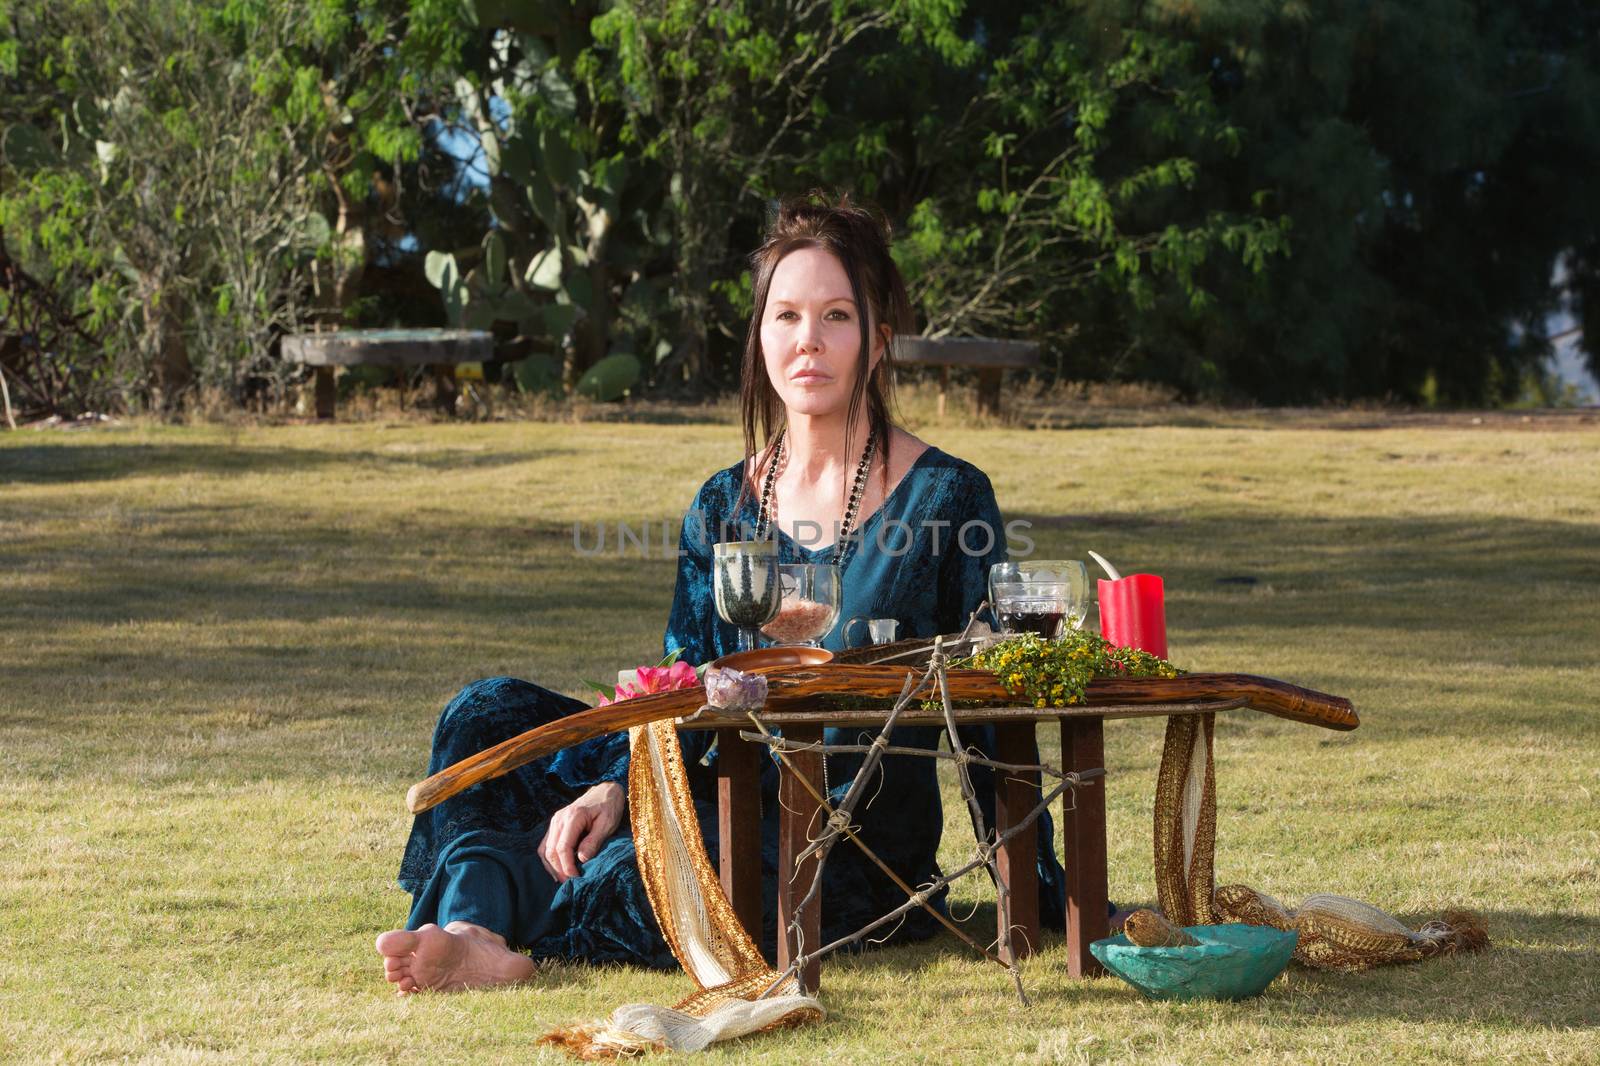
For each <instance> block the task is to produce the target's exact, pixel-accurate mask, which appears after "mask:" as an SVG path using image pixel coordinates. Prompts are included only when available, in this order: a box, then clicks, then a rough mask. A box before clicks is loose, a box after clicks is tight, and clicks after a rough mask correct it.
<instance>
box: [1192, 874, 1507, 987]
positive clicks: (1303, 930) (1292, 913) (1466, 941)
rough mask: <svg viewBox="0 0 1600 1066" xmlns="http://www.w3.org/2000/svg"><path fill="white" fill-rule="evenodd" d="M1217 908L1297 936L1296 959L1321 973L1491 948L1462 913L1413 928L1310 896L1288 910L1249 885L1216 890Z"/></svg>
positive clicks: (1480, 928)
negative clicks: (1298, 937) (1294, 933)
mask: <svg viewBox="0 0 1600 1066" xmlns="http://www.w3.org/2000/svg"><path fill="white" fill-rule="evenodd" d="M1216 904H1217V911H1218V913H1219V914H1220V915H1221V917H1222V918H1223V920H1225V921H1230V922H1246V923H1248V924H1250V925H1270V926H1272V927H1273V928H1274V929H1283V930H1293V931H1296V932H1298V933H1299V934H1300V940H1299V942H1298V943H1297V944H1296V945H1295V949H1294V957H1295V958H1296V959H1298V960H1299V961H1301V962H1303V963H1305V964H1306V965H1307V966H1314V967H1317V968H1318V969H1322V970H1368V969H1371V968H1372V967H1374V966H1383V965H1386V964H1388V963H1396V962H1417V961H1419V960H1421V959H1427V958H1432V957H1433V956H1435V955H1448V954H1451V953H1453V952H1457V951H1481V950H1483V949H1484V948H1486V947H1488V946H1489V935H1488V932H1487V930H1486V929H1485V928H1484V925H1483V921H1482V919H1480V918H1478V917H1477V916H1476V915H1472V914H1468V913H1466V912H1462V911H1452V912H1449V913H1446V914H1445V916H1444V917H1443V918H1442V919H1441V920H1439V921H1433V922H1429V923H1427V924H1426V925H1424V926H1422V927H1421V928H1420V929H1411V928H1410V927H1408V926H1407V925H1405V923H1403V922H1401V921H1400V920H1398V919H1397V918H1395V917H1394V916H1393V915H1390V914H1388V913H1386V912H1384V911H1381V910H1379V909H1378V908H1377V907H1374V906H1372V905H1371V904H1369V903H1362V902H1361V901H1360V900H1354V899H1347V898H1346V897H1344V896H1332V895H1326V894H1322V895H1315V896H1308V897H1306V900H1305V902H1303V903H1302V904H1301V905H1300V906H1299V908H1297V909H1293V910H1291V909H1290V908H1288V907H1285V906H1284V905H1283V904H1281V903H1279V902H1278V901H1277V900H1275V899H1273V898H1272V897H1271V896H1269V895H1267V894H1266V893H1265V892H1257V891H1256V890H1255V889H1253V888H1250V887H1249V886H1248V885H1223V886H1222V887H1221V888H1219V889H1217V894H1216Z"/></svg>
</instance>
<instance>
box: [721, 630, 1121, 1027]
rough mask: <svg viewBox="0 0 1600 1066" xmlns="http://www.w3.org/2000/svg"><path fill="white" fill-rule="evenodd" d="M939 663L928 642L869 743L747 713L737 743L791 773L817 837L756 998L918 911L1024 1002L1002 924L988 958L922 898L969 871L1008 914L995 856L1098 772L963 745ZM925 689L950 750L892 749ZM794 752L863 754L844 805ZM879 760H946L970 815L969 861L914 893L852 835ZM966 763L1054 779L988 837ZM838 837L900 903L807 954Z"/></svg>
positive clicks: (943, 659) (943, 664)
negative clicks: (993, 967)
mask: <svg viewBox="0 0 1600 1066" xmlns="http://www.w3.org/2000/svg"><path fill="white" fill-rule="evenodd" d="M947 664H948V657H947V656H946V654H945V652H944V649H943V646H942V644H940V643H938V642H936V643H935V646H934V649H933V655H932V656H931V658H930V659H929V661H928V665H927V668H926V669H925V670H924V671H923V674H922V677H921V678H920V679H918V678H917V677H916V676H915V675H914V674H908V675H907V677H906V683H905V686H904V687H903V688H902V689H901V692H900V696H899V697H898V698H897V699H896V700H895V703H894V706H893V707H892V708H890V710H889V714H888V716H887V717H886V718H885V720H884V723H883V727H882V728H881V729H880V730H879V731H878V735H877V737H876V738H874V740H873V741H872V743H870V744H824V743H807V742H797V741H791V740H786V739H784V738H783V737H780V736H776V735H774V734H773V733H772V731H771V730H769V729H768V728H767V726H766V724H765V723H764V722H763V721H762V719H761V716H760V714H758V713H757V712H755V711H750V712H748V714H749V718H750V720H751V722H752V723H753V724H754V725H755V727H756V728H755V731H754V732H748V731H747V732H742V733H740V736H741V737H742V738H744V739H745V740H749V741H754V742H757V743H763V744H766V745H767V746H768V747H769V748H770V749H771V750H772V753H773V755H774V756H776V757H777V759H778V760H779V762H781V763H782V764H783V767H784V769H785V770H786V771H787V772H789V773H790V774H792V775H794V779H795V780H796V781H797V782H798V783H799V784H800V785H801V786H802V787H803V788H804V789H805V790H806V791H807V792H809V793H810V794H811V797H812V799H814V800H815V801H816V803H817V805H818V808H819V810H820V812H821V814H822V815H823V824H822V827H821V831H820V832H819V833H818V834H817V835H816V836H815V837H811V838H809V839H808V842H807V844H806V847H805V848H804V850H802V851H801V852H800V853H799V854H798V855H796V856H795V859H794V866H795V868H796V869H798V868H799V867H800V865H801V864H802V863H804V862H805V861H806V860H807V859H808V858H810V857H811V856H813V855H814V856H816V864H815V866H814V867H813V871H812V876H811V884H810V885H809V886H808V887H807V889H806V892H805V895H804V896H803V897H801V899H800V902H799V903H797V904H796V905H795V907H794V910H793V916H792V917H791V918H790V920H789V929H788V934H789V936H790V937H791V938H792V940H791V942H792V943H793V944H794V945H795V952H794V956H793V958H792V959H791V960H790V962H789V966H788V969H786V970H785V971H784V972H783V973H782V975H781V976H780V977H779V978H778V979H777V980H775V981H774V982H773V983H772V984H771V985H770V986H769V987H768V988H767V990H766V991H765V992H763V993H762V997H765V996H767V995H770V994H771V993H772V992H774V991H776V990H777V989H778V988H779V987H780V986H782V984H783V983H784V982H785V981H787V980H788V979H789V978H790V977H794V976H797V975H799V974H800V973H802V972H803V971H804V970H805V968H806V967H807V966H808V965H809V964H810V963H811V962H813V961H815V960H818V959H821V958H822V957H823V956H825V955H828V954H830V953H831V952H834V951H837V950H839V949H840V948H843V947H847V946H849V945H851V944H855V943H859V942H860V941H862V940H864V939H866V938H867V937H869V936H871V935H872V934H873V933H874V932H876V931H877V930H879V929H881V928H883V927H884V926H886V925H888V924H889V923H890V922H894V921H897V920H899V919H900V918H902V917H903V916H904V915H906V914H907V913H909V912H910V911H912V910H914V909H916V908H918V907H921V908H922V909H924V910H926V911H927V912H928V913H929V914H931V915H933V917H934V918H935V919H937V920H938V921H939V923H940V924H942V925H943V926H944V927H945V928H947V929H949V930H950V931H951V932H952V933H954V934H955V935H956V936H957V937H958V938H960V940H961V941H962V942H963V943H965V944H966V945H967V946H969V947H971V948H972V949H973V950H974V951H977V952H978V953H979V954H981V955H982V956H983V957H984V958H986V959H988V960H989V961H991V962H994V963H996V964H998V965H1000V966H1002V967H1004V968H1005V969H1006V970H1007V971H1008V972H1009V973H1010V975H1011V980H1012V983H1013V985H1014V986H1015V988H1016V991H1017V996H1018V998H1019V999H1021V1001H1022V1002H1023V1004H1024V1005H1028V1004H1029V1000H1028V993H1027V990H1026V989H1025V988H1024V987H1023V984H1022V971H1021V969H1020V968H1019V967H1018V966H1017V962H1016V953H1015V952H1014V951H1013V950H1012V940H1011V926H1010V923H1009V922H1008V923H1003V924H1002V926H1001V928H1000V931H999V936H998V946H999V948H1000V954H999V955H996V954H995V953H994V952H993V951H991V950H990V949H989V947H987V946H985V945H983V944H980V943H978V941H977V940H975V939H973V937H972V935H971V934H969V933H968V932H966V931H965V930H964V929H962V928H961V927H960V926H959V925H957V924H956V923H955V922H954V921H953V920H952V919H951V918H950V917H949V916H948V915H946V914H944V913H942V912H941V911H940V910H939V909H938V908H936V907H935V906H934V905H933V904H932V903H930V902H929V900H930V899H931V898H932V897H933V895H934V894H935V893H937V892H939V891H940V890H942V889H944V888H946V887H948V886H949V885H951V884H952V883H954V882H955V881H957V880H959V879H960V878H962V877H965V876H966V875H967V874H969V873H972V872H973V871H974V870H978V869H986V870H988V871H989V874H990V877H991V878H992V880H993V881H994V884H995V886H996V892H997V893H998V897H999V898H998V902H999V907H1000V913H1002V914H1009V913H1010V908H1009V898H1010V886H1009V885H1008V884H1007V883H1006V878H1005V877H1003V876H1001V873H1000V869H999V863H998V859H997V858H996V855H997V854H998V852H999V851H1000V849H1001V848H1002V847H1003V846H1004V845H1005V844H1006V843H1007V842H1008V841H1009V840H1011V839H1012V838H1013V837H1015V836H1016V835H1017V834H1019V833H1022V832H1026V831H1028V830H1029V829H1031V828H1032V827H1033V824H1034V822H1036V821H1038V819H1039V816H1040V815H1042V814H1043V813H1044V812H1045V811H1047V810H1049V809H1050V805H1051V804H1052V803H1054V802H1055V800H1056V798H1057V797H1058V796H1062V795H1067V796H1069V797H1070V798H1069V800H1068V803H1069V804H1070V803H1073V802H1074V801H1075V797H1072V792H1073V790H1074V789H1077V788H1079V787H1081V786H1082V785H1085V784H1087V783H1088V782H1090V781H1092V780H1094V779H1095V778H1097V777H1101V776H1103V775H1104V774H1105V770H1104V768H1095V769H1091V770H1082V771H1078V772H1070V771H1065V770H1062V769H1059V768H1057V767H1053V766H1048V765H1044V764H1042V763H1039V764H1032V765H1029V764H1020V763H1007V762H1000V761H998V760H995V759H990V758H987V757H985V756H983V755H980V754H978V753H977V752H975V751H972V750H969V749H968V748H966V747H964V746H963V745H962V743H961V740H960V737H959V735H958V734H957V732H956V719H955V711H954V708H953V706H952V704H951V702H950V690H949V686H948V684H947V679H946V676H945V671H946V669H947ZM930 686H934V687H936V688H937V689H938V692H939V700H940V703H941V704H942V705H943V708H944V729H945V733H946V735H947V736H948V737H949V738H950V750H949V751H948V752H946V751H939V750H936V749H934V750H930V749H925V748H907V747H898V746H895V745H892V744H890V743H889V734H890V733H891V732H892V731H893V729H894V727H895V723H896V722H897V721H898V719H899V717H900V715H901V713H902V712H903V711H904V710H905V709H906V708H907V707H908V706H910V705H911V702H912V701H913V700H916V699H919V698H921V697H922V696H923V694H924V693H925V692H927V690H928V689H929V687H930ZM796 752H805V753H808V754H819V755H822V756H827V755H830V754H843V753H854V754H862V753H864V758H863V760H862V763H861V768H860V769H859V770H858V771H857V772H856V775H855V777H854V779H853V780H852V781H851V782H850V787H849V788H848V789H847V790H846V791H845V796H844V799H843V800H841V801H840V803H839V805H838V807H834V806H832V805H831V804H830V803H829V802H828V799H827V797H826V796H825V795H824V794H823V793H822V792H820V791H819V790H818V789H817V788H816V786H815V785H813V784H812V783H811V781H810V780H809V779H808V778H807V777H806V775H804V774H802V773H800V772H799V771H798V770H797V769H796V768H795V766H794V765H793V764H792V763H791V762H790V760H789V755H790V754H792V753H796ZM885 755H917V756H922V757H926V758H934V759H947V760H950V761H952V762H954V763H955V765H956V779H957V781H958V783H959V784H960V787H961V795H962V797H963V799H965V801H966V804H967V810H968V812H969V813H970V815H971V816H972V826H973V832H974V838H975V843H976V853H975V854H974V856H973V858H972V859H971V860H969V861H968V862H966V863H965V864H964V865H962V866H961V867H959V868H958V869H956V870H955V871H953V872H951V873H947V874H942V875H940V876H939V877H937V878H935V879H933V881H931V882H929V883H928V884H926V885H924V886H921V887H919V888H913V887H911V886H910V885H908V884H907V883H906V882H905V880H904V879H903V878H901V877H900V876H899V875H898V874H896V873H895V872H894V870H893V869H891V868H890V867H889V865H888V864H887V863H885V862H884V861H883V860H882V859H881V858H879V857H878V856H877V855H876V854H875V853H874V852H873V850H872V849H871V848H870V847H869V846H868V845H867V843H866V842H865V841H863V840H862V839H861V837H860V836H859V835H858V834H857V833H856V831H855V828H854V827H853V826H852V825H851V823H850V819H851V816H852V815H853V814H854V813H855V809H856V804H857V803H858V802H860V800H861V797H862V796H863V795H864V794H865V792H866V784H867V782H869V781H870V780H871V779H872V776H873V774H874V772H875V771H876V769H877V766H878V763H879V762H880V761H881V760H882V758H883V756H885ZM973 764H977V765H980V766H987V767H989V768H990V769H993V770H995V771H996V772H998V773H1011V774H1022V775H1028V777H1029V780H1030V783H1031V781H1032V777H1031V775H1034V774H1039V775H1042V776H1045V777H1050V778H1053V779H1055V781H1056V784H1055V785H1054V787H1053V788H1051V789H1050V791H1049V792H1047V793H1044V794H1043V795H1041V797H1040V799H1039V802H1038V803H1036V804H1035V805H1034V806H1033V808H1032V809H1031V810H1030V811H1028V813H1027V814H1026V815H1024V816H1023V817H1022V818H1021V819H1020V820H1018V821H1017V822H1016V824H1014V825H1011V826H1009V827H1008V828H1007V829H1006V831H1005V832H1003V833H998V834H996V833H994V832H993V831H991V829H990V828H989V826H988V825H987V824H986V822H985V820H984V817H983V809H982V808H981V807H980V806H979V804H978V796H977V792H976V790H975V789H974V788H973V785H972V778H971V775H970V774H969V773H968V771H967V767H968V766H970V765H973ZM1072 809H1073V808H1072V807H1071V806H1068V808H1067V810H1072ZM841 838H844V839H847V840H849V841H850V842H851V843H852V844H854V845H855V846H856V847H857V848H859V849H860V850H861V852H862V853H863V854H864V855H866V857H867V858H868V859H869V860H871V861H872V863H873V864H874V865H876V866H877V867H878V869H880V870H882V871H883V873H884V874H885V875H887V876H888V877H889V879H890V880H892V881H893V882H894V883H895V885H897V886H898V887H899V888H900V889H901V891H903V892H905V894H906V900H905V902H904V903H902V904H900V905H899V906H897V907H895V908H894V909H892V910H890V911H889V912H888V913H886V914H884V915H882V916H880V917H878V918H875V919H873V920H872V921H871V922H868V923H867V924H866V925H864V926H862V927H861V928H860V929H858V930H856V931H855V932H854V933H851V934H849V935H847V936H842V937H839V938H838V939H836V940H834V941H832V942H830V943H827V944H822V945H819V946H817V947H815V948H812V949H811V950H807V945H806V943H805V933H804V930H803V929H802V928H801V921H800V916H801V915H803V914H804V913H806V909H807V908H808V907H810V906H813V905H815V902H816V899H817V897H818V895H819V894H820V893H821V890H822V874H823V869H824V867H825V866H826V864H827V859H828V855H829V853H830V852H831V851H832V850H833V847H834V845H835V844H837V843H838V842H839V840H840V839H841ZM758 998H759V997H758Z"/></svg>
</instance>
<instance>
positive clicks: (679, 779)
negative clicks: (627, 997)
mask: <svg viewBox="0 0 1600 1066" xmlns="http://www.w3.org/2000/svg"><path fill="white" fill-rule="evenodd" d="M629 740H630V743H631V750H632V763H631V765H630V767H629V770H628V804H629V807H630V808H631V815H632V819H633V840H634V847H635V849H636V851H637V853H638V862H639V874H640V878H641V879H642V880H643V881H644V885H645V891H646V892H647V893H648V894H649V897H650V906H651V909H653V910H654V911H655V914H656V920H657V921H658V922H659V923H660V925H661V932H662V934H663V936H664V937H665V938H666V941H667V944H668V945H669V946H670V947H671V948H672V953H673V955H675V956H676V957H677V959H678V962H679V963H680V964H681V965H682V966H683V968H684V970H685V971H687V972H688V974H689V976H690V977H692V978H693V979H694V982H695V985H696V991H695V993H694V994H693V995H691V996H689V997H688V998H687V999H685V1000H683V1001H682V1002H680V1003H678V1004H677V1005H676V1006H673V1007H670V1008H669V1007H658V1006H653V1005H651V1004H647V1003H633V1004H628V1005H626V1006H622V1007H618V1008H617V1009H616V1010H615V1011H613V1012H612V1014H611V1017H610V1018H609V1019H607V1020H606V1021H603V1022H593V1023H590V1024H587V1025H578V1026H570V1027H567V1028H563V1029H556V1030H554V1031H553V1032H550V1033H547V1034H546V1035H545V1036H544V1037H543V1038H542V1039H541V1041H540V1042H541V1043H547V1044H554V1045H556V1046H558V1047H561V1048H563V1049H564V1050H566V1051H568V1052H570V1053H571V1054H573V1055H575V1056H576V1057H578V1058H580V1059H585V1060H600V1059H612V1058H616V1057H618V1056H619V1055H636V1054H640V1053H642V1052H645V1051H665V1050H671V1051H700V1050H702V1049H704V1048H705V1047H707V1046H708V1045H710V1044H713V1043H716V1042H718V1041H721V1040H731V1039H733V1038H734V1037H738V1036H744V1035H745V1034H747V1033H755V1032H762V1031H765V1030H768V1029H781V1028H784V1027H787V1026H794V1025H803V1024H805V1023H807V1022H812V1021H817V1020H820V1019H821V1018H822V1017H823V1016H824V1011H823V1009H822V1004H820V1003H819V1002H817V1000H816V999H814V998H812V997H811V996H807V995H804V994H803V993H802V990H801V986H800V983H799V980H798V978H796V977H793V976H788V977H785V976H784V975H783V974H781V973H779V972H778V971H776V970H774V969H772V967H770V966H768V965H767V961H766V960H765V959H764V958H762V957H761V951H760V949H758V948H757V947H756V945H755V942H754V941H753V940H751V939H750V936H749V934H748V933H746V932H745V929H744V926H743V925H741V924H740V922H739V919H738V917H737V916H736V915H735V914H734V911H733V905H732V904H731V903H729V902H728V897H727V896H726V895H725V894H724V893H723V891H722V882H721V881H720V880H719V879H718V878H717V872H716V869H715V868H714V867H713V866H712V865H711V859H710V857H709V856H707V855H706V849H705V844H704V842H703V841H702V840H701V837H700V827H699V824H698V822H697V821H696V819H695V810H694V802H693V800H692V799H691V798H690V795H689V779H688V776H687V775H686V774H685V772H684V767H683V752H682V749H681V748H679V746H678V734H677V731H676V730H675V729H674V728H673V723H672V722H671V721H670V720H668V721H660V722H652V723H650V724H649V725H645V726H638V727H636V728H634V729H631V730H629Z"/></svg>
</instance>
